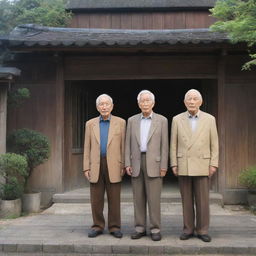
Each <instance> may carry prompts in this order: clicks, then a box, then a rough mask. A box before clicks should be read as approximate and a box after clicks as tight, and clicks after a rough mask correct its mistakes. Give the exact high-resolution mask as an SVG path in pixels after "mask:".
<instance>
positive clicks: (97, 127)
mask: <svg viewBox="0 0 256 256" xmlns="http://www.w3.org/2000/svg"><path fill="white" fill-rule="evenodd" d="M96 107H97V110H98V111H99V113H100V116H99V117H96V118H93V119H91V120H89V121H87V122H86V130H85V142H84V175H85V177H86V178H87V179H88V181H89V182H90V192H91V209H92V217H93V225H92V228H91V230H90V232H89V233H88V237H96V236H98V235H100V234H102V233H103V230H104V227H105V220H104V215H103V207H104V194H105V190H106V192H107V198H108V229H109V232H110V234H111V235H113V236H114V237H116V238H121V237H122V233H121V231H120V226H121V217H120V193H121V178H122V175H123V174H124V171H125V170H124V140H125V120H123V119H121V118H119V117H116V116H113V115H111V111H112V109H113V100H112V98H111V97H110V96H109V95H107V94H102V95H100V96H99V97H98V98H97V99H96Z"/></svg>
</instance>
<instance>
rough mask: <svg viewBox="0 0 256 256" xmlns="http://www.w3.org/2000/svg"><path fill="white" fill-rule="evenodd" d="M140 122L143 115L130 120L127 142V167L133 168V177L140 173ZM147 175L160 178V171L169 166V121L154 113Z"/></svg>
mask: <svg viewBox="0 0 256 256" xmlns="http://www.w3.org/2000/svg"><path fill="white" fill-rule="evenodd" d="M140 121H141V114H137V115H134V116H132V117H130V118H129V119H128V124H127V131H126V141H125V166H131V167H132V168H133V172H132V176H133V177H137V176H138V175H139V173H140V161H141V159H140V158H141V157H140V156H141V152H140ZM146 163H147V173H148V176H149V177H159V176H160V169H166V170H167V166H168V121H167V119H166V118H165V117H164V116H162V115H159V114H156V113H153V115H152V123H151V126H150V130H149V134H148V140H147V154H146Z"/></svg>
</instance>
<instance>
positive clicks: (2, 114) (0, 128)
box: [0, 86, 7, 154]
mask: <svg viewBox="0 0 256 256" xmlns="http://www.w3.org/2000/svg"><path fill="white" fill-rule="evenodd" d="M6 119H7V86H0V154H4V153H5V152H6Z"/></svg>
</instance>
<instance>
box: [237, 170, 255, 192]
mask: <svg viewBox="0 0 256 256" xmlns="http://www.w3.org/2000/svg"><path fill="white" fill-rule="evenodd" d="M239 182H240V183H241V185H243V186H245V187H247V188H248V189H256V167H255V166H254V167H249V168H248V169H246V170H243V171H242V172H241V173H240V175H239Z"/></svg>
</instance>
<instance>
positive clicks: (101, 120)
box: [99, 115, 111, 122]
mask: <svg viewBox="0 0 256 256" xmlns="http://www.w3.org/2000/svg"><path fill="white" fill-rule="evenodd" d="M99 119H100V122H109V121H110V119H111V115H109V117H108V119H107V120H104V119H103V118H102V116H101V115H100V116H99Z"/></svg>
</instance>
